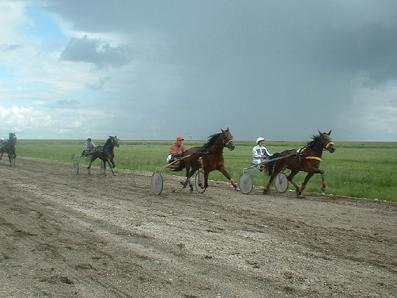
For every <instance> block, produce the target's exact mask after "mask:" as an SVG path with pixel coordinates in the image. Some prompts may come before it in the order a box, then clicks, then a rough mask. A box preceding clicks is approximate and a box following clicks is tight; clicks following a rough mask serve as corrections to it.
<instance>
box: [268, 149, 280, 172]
mask: <svg viewBox="0 0 397 298" xmlns="http://www.w3.org/2000/svg"><path fill="white" fill-rule="evenodd" d="M280 155H281V154H280V153H274V154H273V155H272V156H271V157H270V161H269V162H268V163H267V164H266V169H267V173H268V174H269V176H271V175H272V174H273V171H274V166H275V165H276V161H277V160H273V161H272V159H274V158H277V157H280Z"/></svg>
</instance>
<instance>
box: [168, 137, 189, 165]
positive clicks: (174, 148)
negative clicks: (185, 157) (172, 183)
mask: <svg viewBox="0 0 397 298" xmlns="http://www.w3.org/2000/svg"><path fill="white" fill-rule="evenodd" d="M184 140H185V139H184V138H183V137H182V136H177V137H176V139H175V143H174V144H172V145H171V147H170V150H169V155H168V157H167V162H168V163H173V164H172V166H173V168H178V167H179V164H180V161H179V160H178V159H179V156H180V155H181V154H182V153H183V152H185V151H186V150H187V148H186V146H185V145H184V144H183V141H184Z"/></svg>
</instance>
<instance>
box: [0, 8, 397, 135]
mask: <svg viewBox="0 0 397 298" xmlns="http://www.w3.org/2000/svg"><path fill="white" fill-rule="evenodd" d="M0 11H1V12H2V13H1V14H0V136H1V137H7V136H8V132H11V131H13V132H15V133H16V134H17V136H18V138H28V139H48V138H50V139H85V138H87V137H92V138H96V139H105V138H106V137H107V136H109V135H117V136H118V137H119V138H120V139H122V140H123V139H125V140H127V139H129V140H131V139H138V140H141V139H162V140H165V139H169V140H171V139H173V138H174V137H175V136H176V135H183V136H185V138H186V139H197V140H203V139H205V138H206V137H207V136H209V135H211V134H213V133H217V132H220V129H221V128H223V129H225V128H227V127H229V128H230V130H231V132H232V134H233V135H234V138H235V139H236V140H255V139H256V138H257V137H258V136H263V137H265V138H266V139H268V140H285V141H290V140H308V139H310V137H311V136H312V135H313V134H316V133H317V132H318V131H319V130H320V131H327V132H328V131H329V130H332V134H331V136H332V137H333V138H334V139H335V140H343V141H345V140H351V141H397V38H396V36H397V1H394V0H371V1H370V0H349V1H346V0H323V1H318V0H301V1H296V0H283V1H279V0H274V1H268V0H249V1H246V0H200V1H198V0H195V1H193V0H167V1H161V0H158V1H154V0H148V1H138V0H137V1H136V0H117V1H116V0H115V1H107V0H78V1H77V0H26V1H24V0H0Z"/></svg>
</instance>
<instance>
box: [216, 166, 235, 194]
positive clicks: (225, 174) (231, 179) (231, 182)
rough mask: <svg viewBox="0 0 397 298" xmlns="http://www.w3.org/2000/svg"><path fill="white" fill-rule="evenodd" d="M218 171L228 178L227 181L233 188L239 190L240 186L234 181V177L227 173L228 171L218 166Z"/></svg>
mask: <svg viewBox="0 0 397 298" xmlns="http://www.w3.org/2000/svg"><path fill="white" fill-rule="evenodd" d="M218 171H219V172H221V173H222V174H223V176H225V177H226V178H227V179H228V180H229V182H230V184H231V185H232V186H233V188H234V190H237V191H239V190H240V188H239V187H238V185H237V183H236V182H235V181H234V179H233V178H232V177H231V176H230V175H229V173H228V172H227V171H226V170H225V168H224V167H220V168H218Z"/></svg>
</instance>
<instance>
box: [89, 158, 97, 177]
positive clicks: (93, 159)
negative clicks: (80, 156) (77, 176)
mask: <svg viewBox="0 0 397 298" xmlns="http://www.w3.org/2000/svg"><path fill="white" fill-rule="evenodd" d="M95 159H97V158H96V157H95V156H92V157H91V159H90V163H89V164H88V166H87V170H88V174H89V175H91V164H92V162H93V161H95Z"/></svg>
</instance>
